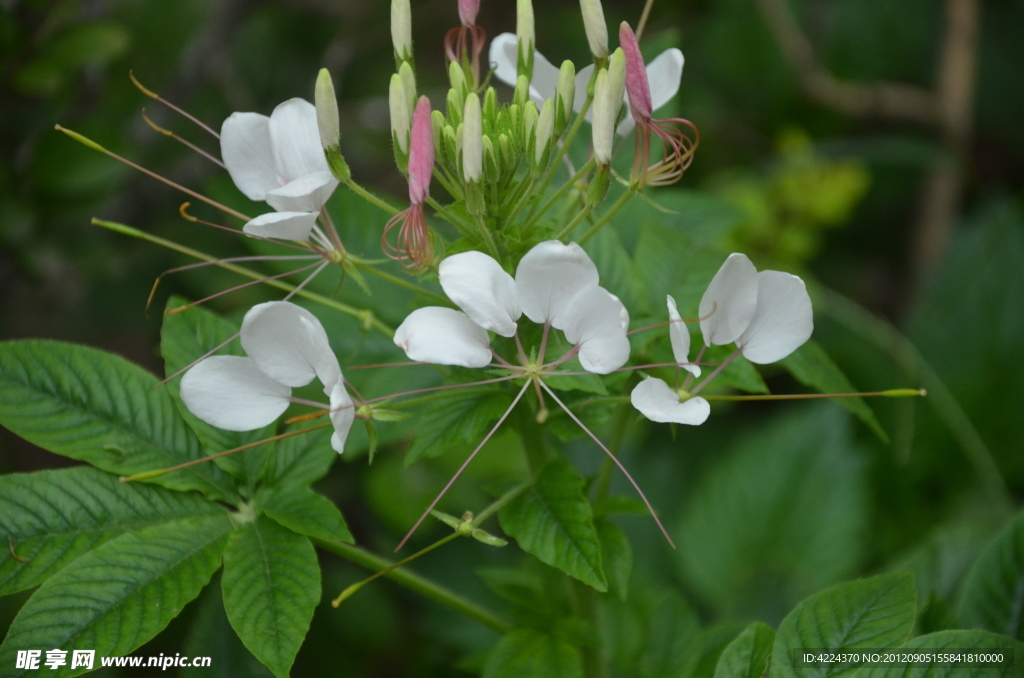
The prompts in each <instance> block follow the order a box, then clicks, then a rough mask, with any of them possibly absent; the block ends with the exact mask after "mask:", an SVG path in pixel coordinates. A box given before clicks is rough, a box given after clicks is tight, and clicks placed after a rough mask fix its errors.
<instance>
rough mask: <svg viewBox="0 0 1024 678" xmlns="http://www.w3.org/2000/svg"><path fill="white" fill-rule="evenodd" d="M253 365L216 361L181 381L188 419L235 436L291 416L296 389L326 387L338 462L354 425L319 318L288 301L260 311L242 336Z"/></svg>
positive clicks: (243, 360) (249, 316)
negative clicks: (288, 411) (313, 383)
mask: <svg viewBox="0 0 1024 678" xmlns="http://www.w3.org/2000/svg"><path fill="white" fill-rule="evenodd" d="M240 335H241V341H242V348H243V349H245V352H246V357H242V356H226V355H225V356H212V357H209V358H206V359H204V360H202V361H200V362H199V363H197V364H196V365H195V366H194V367H193V368H192V369H190V370H189V371H188V372H186V373H185V376H184V377H183V378H182V380H181V398H182V400H183V401H184V402H185V405H186V406H187V407H188V409H189V411H190V412H192V414H194V415H196V416H197V417H199V418H200V419H202V420H203V421H205V422H206V423H208V424H210V425H211V426H216V427H217V428H221V429H225V430H228V431H252V430H255V429H258V428H262V427H264V426H266V425H268V424H270V423H272V422H274V421H275V420H276V419H277V418H278V417H280V416H281V415H282V414H284V411H285V410H286V409H288V405H289V404H290V403H291V402H292V400H291V392H292V389H293V388H297V387H299V386H305V385H307V384H309V383H310V382H311V381H313V379H319V380H320V383H321V384H322V385H323V387H324V394H325V395H327V397H328V398H330V417H331V422H332V423H333V424H334V435H333V436H332V437H331V446H332V447H333V448H334V450H335V451H336V452H338V453H339V454H340V453H341V452H342V451H344V449H345V439H346V438H347V437H348V432H349V429H350V428H351V427H352V422H353V421H354V419H355V410H354V408H353V403H352V399H351V398H350V397H349V395H348V392H347V391H346V390H345V382H344V379H343V378H342V374H341V366H340V365H339V364H338V358H337V357H336V356H335V355H334V352H333V351H331V347H330V343H329V342H328V340H327V333H326V332H325V331H324V328H323V325H321V324H320V321H319V320H317V318H316V316H314V315H313V314H312V313H310V312H309V311H307V310H306V309H304V308H302V307H301V306H296V305H295V304H292V303H290V302H287V301H271V302H267V303H265V304H259V305H258V306H254V307H253V308H251V309H250V310H249V312H248V313H246V314H245V319H244V320H243V321H242V330H241V333H240Z"/></svg>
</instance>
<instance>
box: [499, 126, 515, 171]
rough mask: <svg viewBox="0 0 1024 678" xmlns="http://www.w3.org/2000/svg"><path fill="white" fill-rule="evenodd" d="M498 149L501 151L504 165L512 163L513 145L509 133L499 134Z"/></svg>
mask: <svg viewBox="0 0 1024 678" xmlns="http://www.w3.org/2000/svg"><path fill="white" fill-rule="evenodd" d="M498 151H499V152H500V153H501V162H502V164H503V165H511V164H512V146H511V144H510V143H509V140H508V135H507V134H499V135H498Z"/></svg>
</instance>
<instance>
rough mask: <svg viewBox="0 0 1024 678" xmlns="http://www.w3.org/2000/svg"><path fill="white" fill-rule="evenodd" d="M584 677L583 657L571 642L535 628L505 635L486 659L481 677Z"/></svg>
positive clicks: (518, 630)
mask: <svg viewBox="0 0 1024 678" xmlns="http://www.w3.org/2000/svg"><path fill="white" fill-rule="evenodd" d="M525 676H529V677H530V678H583V660H582V659H581V658H580V653H579V651H577V650H576V648H574V647H573V646H572V645H570V644H569V643H567V642H565V641H564V640H560V639H558V638H556V637H555V636H553V635H551V634H548V633H544V632H543V631H538V630H537V629H517V630H515V631H512V632H511V633H508V634H506V635H505V637H504V638H502V639H501V642H500V643H498V646H497V647H496V648H494V650H493V651H492V652H491V655H490V657H488V658H487V664H486V665H485V666H484V673H483V678H524V677H525Z"/></svg>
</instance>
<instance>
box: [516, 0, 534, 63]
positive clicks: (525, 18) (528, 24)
mask: <svg viewBox="0 0 1024 678" xmlns="http://www.w3.org/2000/svg"><path fill="white" fill-rule="evenodd" d="M516 10H517V11H516V38H518V41H517V42H518V46H519V47H518V52H519V59H518V69H519V75H525V76H526V79H527V80H532V79H533V53H534V49H535V47H534V45H536V44H537V38H536V34H535V32H534V22H533V0H518V2H517V4H516Z"/></svg>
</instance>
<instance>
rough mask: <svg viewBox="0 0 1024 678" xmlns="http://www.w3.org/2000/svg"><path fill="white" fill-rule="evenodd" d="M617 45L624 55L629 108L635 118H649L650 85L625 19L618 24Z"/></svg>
mask: <svg viewBox="0 0 1024 678" xmlns="http://www.w3.org/2000/svg"><path fill="white" fill-rule="evenodd" d="M619 46H620V47H622V51H623V52H624V53H625V55H626V92H627V94H629V110H630V112H631V113H632V114H633V118H634V119H635V120H650V119H651V114H652V113H653V112H654V105H653V104H652V102H651V85H650V83H649V82H648V81H647V68H646V67H645V66H644V57H643V55H642V54H640V45H638V44H637V41H636V35H634V34H633V29H632V28H630V27H629V24H627V23H626V22H625V21H623V22H622V24H621V25H620V26H619Z"/></svg>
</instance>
